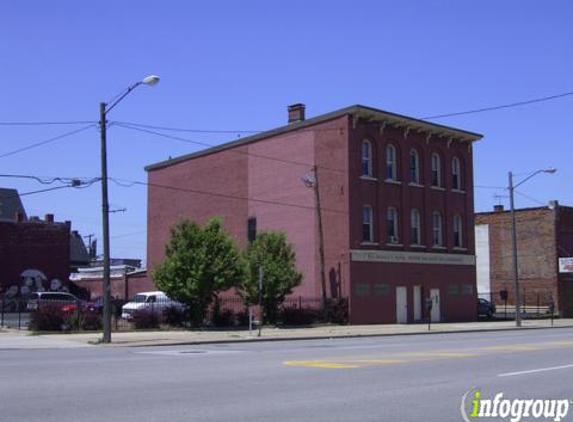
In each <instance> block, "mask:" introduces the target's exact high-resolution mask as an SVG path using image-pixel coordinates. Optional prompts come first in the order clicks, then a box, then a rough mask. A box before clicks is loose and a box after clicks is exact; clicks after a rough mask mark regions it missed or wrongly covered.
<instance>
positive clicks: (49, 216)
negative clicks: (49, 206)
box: [44, 214, 54, 223]
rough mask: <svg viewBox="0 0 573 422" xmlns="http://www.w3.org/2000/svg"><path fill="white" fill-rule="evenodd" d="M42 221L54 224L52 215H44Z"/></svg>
mask: <svg viewBox="0 0 573 422" xmlns="http://www.w3.org/2000/svg"><path fill="white" fill-rule="evenodd" d="M44 221H45V222H46V223H53V222H54V214H46V215H45V217H44Z"/></svg>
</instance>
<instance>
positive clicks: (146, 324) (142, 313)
mask: <svg viewBox="0 0 573 422" xmlns="http://www.w3.org/2000/svg"><path fill="white" fill-rule="evenodd" d="M133 325H134V326H135V328H136V329H138V330H140V329H148V328H158V327H159V317H158V316H157V313H156V312H153V311H150V310H149V309H138V310H137V311H135V312H134V313H133Z"/></svg>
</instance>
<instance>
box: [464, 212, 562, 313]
mask: <svg viewBox="0 0 573 422" xmlns="http://www.w3.org/2000/svg"><path fill="white" fill-rule="evenodd" d="M515 216H516V234H517V263H518V279H519V289H520V293H521V302H522V304H525V305H526V306H537V305H540V306H542V307H545V306H547V305H548V303H549V302H550V301H553V302H554V303H555V307H556V312H558V313H560V314H561V315H562V316H565V317H569V318H570V317H573V273H560V272H559V264H558V261H559V258H560V257H573V207H566V206H561V205H559V203H558V202H557V201H551V205H550V206H549V207H537V208H524V209H519V210H516V213H515ZM475 226H476V233H477V240H478V248H479V251H480V252H479V253H483V254H486V256H481V255H480V256H479V260H478V262H479V266H478V274H479V279H480V280H479V281H480V293H482V291H483V292H487V293H489V292H491V295H492V299H493V300H495V301H496V302H497V303H498V304H501V299H500V296H499V292H500V291H501V290H507V291H508V293H509V294H508V303H510V304H513V303H515V302H514V297H515V296H514V291H515V290H514V284H513V248H512V241H511V213H510V212H509V211H504V209H503V207H502V206H497V207H496V210H495V211H493V212H483V213H477V214H476V218H475ZM482 251H483V252H482Z"/></svg>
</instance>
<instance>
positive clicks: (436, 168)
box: [432, 153, 442, 187]
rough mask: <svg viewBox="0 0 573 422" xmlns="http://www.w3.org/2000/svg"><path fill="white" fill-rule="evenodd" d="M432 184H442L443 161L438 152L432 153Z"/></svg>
mask: <svg viewBox="0 0 573 422" xmlns="http://www.w3.org/2000/svg"><path fill="white" fill-rule="evenodd" d="M432 186H435V187H441V186H442V163H441V161H440V156H439V155H438V154H436V153H433V154H432Z"/></svg>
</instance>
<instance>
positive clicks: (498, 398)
mask: <svg viewBox="0 0 573 422" xmlns="http://www.w3.org/2000/svg"><path fill="white" fill-rule="evenodd" d="M570 404H571V401H570V400H569V399H550V400H548V399H509V398H505V397H504V393H503V392H501V393H497V394H494V396H493V398H490V399H486V398H483V397H482V392H481V390H480V389H479V388H471V389H469V390H468V391H466V392H465V393H464V395H463V396H462V404H461V406H460V412H461V414H462V419H463V420H464V421H465V422H476V421H477V420H479V419H485V418H498V420H499V418H501V419H504V420H508V421H510V422H521V421H522V420H528V419H530V420H533V419H536V420H539V419H542V420H548V421H554V422H560V421H561V420H563V418H565V417H566V416H567V414H568V413H569V406H570Z"/></svg>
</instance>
